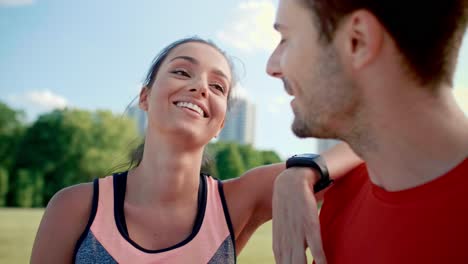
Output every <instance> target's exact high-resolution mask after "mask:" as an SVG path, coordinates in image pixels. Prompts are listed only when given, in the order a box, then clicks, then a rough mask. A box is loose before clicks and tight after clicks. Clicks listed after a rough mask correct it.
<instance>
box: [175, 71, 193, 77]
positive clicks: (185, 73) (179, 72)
mask: <svg viewBox="0 0 468 264" xmlns="http://www.w3.org/2000/svg"><path fill="white" fill-rule="evenodd" d="M172 73H174V74H176V75H180V76H185V77H190V74H188V72H186V71H184V70H175V71H172Z"/></svg>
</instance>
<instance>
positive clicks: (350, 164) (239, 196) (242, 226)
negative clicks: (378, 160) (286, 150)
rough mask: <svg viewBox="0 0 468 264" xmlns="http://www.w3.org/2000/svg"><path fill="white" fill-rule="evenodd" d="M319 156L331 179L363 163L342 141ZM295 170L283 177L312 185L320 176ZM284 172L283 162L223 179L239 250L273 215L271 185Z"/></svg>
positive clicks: (320, 194)
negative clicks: (230, 178) (231, 178)
mask: <svg viewBox="0 0 468 264" xmlns="http://www.w3.org/2000/svg"><path fill="white" fill-rule="evenodd" d="M321 155H322V156H323V157H324V159H325V161H326V163H327V165H328V169H329V173H330V177H331V178H332V179H338V178H340V177H343V176H344V175H346V173H347V172H349V171H351V170H352V169H353V168H355V167H356V166H358V165H359V164H361V163H362V161H361V159H360V158H359V157H357V155H356V154H354V152H353V151H352V150H351V149H350V148H349V146H348V145H347V144H345V143H339V144H338V145H336V146H335V147H333V148H331V149H330V150H328V151H325V152H324V153H322V154H321ZM296 169H297V168H296ZM298 170H299V171H301V173H298V174H297V175H288V177H289V179H287V178H288V177H284V180H291V181H301V182H302V183H303V184H304V185H305V186H313V185H314V184H315V182H316V181H317V180H318V178H319V175H318V172H317V171H315V170H313V169H309V168H299V169H298ZM283 171H285V164H284V163H278V164H273V165H267V166H261V167H257V168H254V169H252V170H249V171H247V172H246V173H245V174H243V175H242V176H241V177H240V178H236V179H233V180H228V181H225V182H224V190H225V194H226V200H227V205H228V207H229V212H230V215H231V221H232V224H233V228H234V232H235V237H236V249H237V252H238V253H240V251H241V250H242V248H243V247H244V246H245V244H246V243H247V241H248V239H249V238H250V236H251V235H252V234H253V232H254V231H255V230H256V229H257V228H258V227H259V226H260V225H262V224H263V223H265V222H266V221H268V220H270V219H271V218H272V196H273V186H274V183H275V180H277V177H278V175H279V174H281V173H282V172H283ZM285 187H287V186H285ZM322 193H323V192H321V193H319V194H317V199H321V198H322V197H323V195H322Z"/></svg>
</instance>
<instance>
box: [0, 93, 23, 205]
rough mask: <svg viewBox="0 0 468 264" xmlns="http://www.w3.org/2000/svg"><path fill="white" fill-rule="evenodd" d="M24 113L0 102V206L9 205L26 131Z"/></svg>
mask: <svg viewBox="0 0 468 264" xmlns="http://www.w3.org/2000/svg"><path fill="white" fill-rule="evenodd" d="M23 120H24V113H23V112H22V111H18V110H15V109H12V108H10V107H9V106H8V105H6V104H5V103H3V102H0V206H5V205H6V204H7V193H8V191H9V178H10V175H11V173H10V171H11V169H12V165H13V163H14V160H15V156H16V152H17V149H18V145H19V142H20V140H21V138H22V134H23V131H24V122H23Z"/></svg>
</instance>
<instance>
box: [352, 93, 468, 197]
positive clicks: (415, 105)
mask: <svg viewBox="0 0 468 264" xmlns="http://www.w3.org/2000/svg"><path fill="white" fill-rule="evenodd" d="M410 88H413V87H410ZM410 88H408V89H410ZM397 92H399V91H397ZM397 94H398V93H397ZM381 98H382V102H378V101H376V102H375V103H373V104H372V109H371V111H368V112H367V113H366V120H367V123H366V124H363V125H362V126H361V131H360V133H358V136H353V137H352V138H345V140H346V141H348V143H349V144H350V145H351V147H352V148H353V150H354V151H355V152H356V153H358V154H359V155H360V156H361V157H362V158H363V159H364V160H365V161H366V163H367V166H368V169H369V176H370V178H371V181H372V182H373V183H374V184H376V185H378V186H381V187H382V188H384V189H385V190H388V191H399V190H405V189H409V188H413V187H416V186H419V185H422V184H424V183H427V182H429V181H432V180H434V179H436V178H438V177H440V176H442V175H444V174H445V173H447V172H448V171H450V170H451V169H453V168H454V167H455V166H456V165H458V164H459V163H460V162H462V161H463V160H464V159H466V157H467V156H468V134H467V133H466V131H468V119H467V118H466V116H465V115H464V114H463V112H462V111H461V109H460V108H459V107H458V106H457V104H456V102H455V100H454V98H453V94H452V92H451V90H450V88H441V90H440V92H438V94H437V95H433V94H429V93H427V92H423V93H420V91H416V92H415V93H414V94H410V95H409V96H405V97H398V98H397V97H396V96H393V97H392V96H390V95H388V96H386V98H385V97H381Z"/></svg>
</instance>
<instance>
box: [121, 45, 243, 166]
mask: <svg viewBox="0 0 468 264" xmlns="http://www.w3.org/2000/svg"><path fill="white" fill-rule="evenodd" d="M192 42H196V43H203V44H206V45H208V46H211V47H213V48H214V49H216V50H217V51H218V52H219V53H220V54H222V55H223V56H224V58H225V59H226V61H227V62H228V64H229V69H230V71H231V72H230V73H231V76H232V77H231V83H230V88H229V90H228V95H227V108H228V109H229V108H230V105H231V101H232V98H231V94H232V90H233V88H234V87H235V85H236V83H237V76H236V74H235V71H234V64H233V62H232V59H231V58H230V57H229V56H228V55H227V54H226V53H225V52H224V51H223V50H222V49H220V48H219V47H218V46H217V45H216V44H214V43H213V42H212V41H210V40H205V39H202V38H199V37H196V36H194V37H188V38H183V39H179V40H177V41H174V42H172V43H171V44H169V45H167V46H166V47H165V48H164V49H162V50H161V52H160V53H159V54H158V55H157V56H156V57H155V58H154V59H153V62H152V64H151V67H150V69H149V71H148V73H147V74H146V78H145V80H144V82H143V85H144V86H145V87H147V88H148V89H151V86H152V85H153V83H154V81H155V79H156V76H157V74H158V71H159V68H160V67H161V65H162V64H163V62H164V61H165V60H166V58H167V56H168V55H169V53H171V51H172V50H174V49H175V48H177V47H178V46H180V45H182V44H185V43H192ZM144 145H145V141H144V140H143V142H142V143H141V144H140V145H139V146H138V147H137V148H136V149H134V150H133V151H132V153H131V154H130V166H129V167H130V168H132V167H136V166H138V165H140V162H141V160H142V158H143V151H144ZM209 161H210V157H208V155H207V153H206V152H204V153H203V160H202V166H205V165H206V163H208V162H209Z"/></svg>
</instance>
